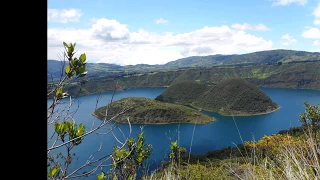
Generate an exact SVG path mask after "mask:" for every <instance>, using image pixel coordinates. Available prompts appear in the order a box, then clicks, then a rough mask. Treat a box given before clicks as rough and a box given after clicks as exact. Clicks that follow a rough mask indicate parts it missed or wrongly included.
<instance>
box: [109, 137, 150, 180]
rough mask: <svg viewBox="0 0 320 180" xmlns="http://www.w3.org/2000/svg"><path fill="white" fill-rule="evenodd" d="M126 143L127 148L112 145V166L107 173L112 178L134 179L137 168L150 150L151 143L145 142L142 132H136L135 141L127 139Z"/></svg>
mask: <svg viewBox="0 0 320 180" xmlns="http://www.w3.org/2000/svg"><path fill="white" fill-rule="evenodd" d="M126 145H127V148H121V147H117V146H115V147H114V150H113V155H112V157H113V158H112V159H113V162H112V166H113V167H112V169H111V170H110V173H109V174H110V177H111V178H112V179H121V180H122V179H123V180H134V179H136V178H137V177H136V176H137V173H138V170H139V168H140V167H141V166H142V163H143V162H144V160H146V159H147V158H148V157H149V156H150V154H151V152H152V145H151V144H148V145H146V144H145V136H144V135H143V133H142V132H141V133H139V134H138V140H137V141H136V142H135V140H134V139H129V140H128V141H127V144H126Z"/></svg>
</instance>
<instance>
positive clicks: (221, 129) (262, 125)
mask: <svg viewBox="0 0 320 180" xmlns="http://www.w3.org/2000/svg"><path fill="white" fill-rule="evenodd" d="M163 90H164V88H142V89H128V90H125V91H120V92H116V93H115V95H114V99H113V101H115V100H119V99H121V98H125V97H146V98H151V99H154V98H155V97H156V96H158V95H159V94H161V92H162V91H163ZM261 90H262V91H264V92H265V93H266V94H267V95H268V96H270V98H271V99H272V100H273V101H275V102H276V103H277V104H279V105H280V109H279V110H277V111H275V112H273V113H270V114H266V115H259V116H250V117H246V116H241V117H240V116H237V117H234V119H233V118H232V117H230V116H221V115H219V114H217V113H210V112H203V113H206V114H208V115H211V116H214V117H216V121H215V122H212V123H210V124H207V125H196V126H195V127H194V125H193V124H170V125H145V126H144V134H145V135H146V143H148V144H152V146H153V153H152V155H151V157H150V158H149V160H148V164H149V165H150V166H152V167H154V166H155V165H156V164H157V163H158V162H159V161H161V160H162V159H163V158H164V157H165V156H166V155H167V154H168V153H169V150H170V149H169V147H170V142H171V141H175V140H177V139H179V144H180V146H183V147H186V148H187V150H189V148H190V145H191V140H192V132H193V129H194V128H195V131H194V136H193V141H192V148H191V153H192V154H202V153H205V152H207V151H210V150H216V149H221V148H224V147H228V146H235V144H240V143H242V141H241V138H242V140H243V141H250V140H253V138H254V139H255V140H258V139H260V138H261V137H263V136H264V135H271V134H274V133H278V132H279V131H280V130H284V129H289V128H290V127H297V126H300V125H301V123H300V122H299V114H300V113H303V112H304V110H305V107H304V105H303V103H304V102H305V101H306V102H308V103H309V104H314V105H317V104H320V91H315V90H304V89H272V88H261ZM111 98H112V92H105V93H102V94H100V96H98V95H97V94H94V95H88V96H83V97H78V98H77V99H76V100H75V101H74V104H73V105H72V108H71V110H75V109H77V108H78V110H77V111H76V113H75V114H74V116H73V119H74V120H75V121H76V123H78V124H79V123H83V124H84V125H86V129H87V130H89V129H90V128H91V127H92V124H93V122H95V125H94V126H96V125H97V124H98V123H99V122H100V120H99V119H97V118H95V117H93V116H92V115H91V113H92V112H93V111H94V109H95V108H96V106H97V107H101V106H104V105H107V104H108V103H110V100H111ZM67 100H68V99H66V100H65V101H67ZM97 100H98V101H97ZM51 102H52V101H51V100H48V104H50V103H51ZM66 105H67V104H62V105H59V106H58V107H57V108H58V109H62V108H63V107H65V106H66ZM118 127H119V128H120V129H121V131H122V132H123V134H124V135H125V136H128V135H129V126H128V125H125V124H119V125H118ZM237 127H238V129H239V132H238V130H237ZM140 128H141V125H132V134H131V137H136V135H137V134H138V133H139V132H140ZM107 131H109V129H108V128H104V129H102V130H101V131H99V132H107ZM121 131H120V130H119V129H115V130H114V133H115V135H116V137H117V138H119V140H120V141H123V140H124V137H123V135H122V133H121ZM52 132H53V129H52V127H48V138H49V137H50V135H51V134H52ZM178 132H179V133H178ZM239 133H240V135H239ZM115 143H117V141H116V140H115V138H114V137H113V135H112V134H108V135H100V136H98V135H97V134H91V135H89V136H87V137H86V138H85V139H84V140H83V142H82V144H80V145H79V146H78V147H76V148H75V149H74V151H73V152H74V153H76V156H77V157H79V159H78V160H77V161H74V163H73V164H72V166H74V167H76V166H79V165H81V164H83V163H84V162H85V161H86V160H87V159H88V157H89V156H90V155H91V154H92V153H94V152H95V151H97V149H99V147H100V144H102V148H101V151H100V152H99V153H97V154H95V156H94V159H97V158H98V157H101V156H104V155H107V154H109V153H111V152H112V148H113V146H114V144H115ZM117 144H118V145H119V143H117ZM151 169H152V168H151Z"/></svg>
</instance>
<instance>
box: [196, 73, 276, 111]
mask: <svg viewBox="0 0 320 180" xmlns="http://www.w3.org/2000/svg"><path fill="white" fill-rule="evenodd" d="M191 105H192V106H195V107H197V108H201V109H204V110H207V111H213V112H218V113H220V114H223V115H257V114H264V113H270V112H272V111H274V110H277V109H278V108H279V106H278V105H277V104H276V103H275V102H273V101H272V100H271V99H270V97H269V96H268V95H267V94H265V93H264V92H263V91H261V90H260V89H259V88H258V87H256V86H255V85H253V84H251V83H249V82H248V81H246V80H244V79H241V78H231V79H229V80H226V81H223V82H221V83H219V84H218V85H216V86H213V87H212V88H211V89H210V90H208V91H206V92H205V93H203V94H202V95H201V96H199V97H198V98H197V99H196V100H195V101H194V102H192V103H191Z"/></svg>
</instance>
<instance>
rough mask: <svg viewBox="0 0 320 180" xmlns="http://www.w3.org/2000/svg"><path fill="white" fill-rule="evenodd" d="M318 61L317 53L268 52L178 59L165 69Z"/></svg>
mask: <svg viewBox="0 0 320 180" xmlns="http://www.w3.org/2000/svg"><path fill="white" fill-rule="evenodd" d="M318 60H320V53H319V52H306V51H294V50H285V49H277V50H269V51H259V52H254V53H247V54H239V55H238V54H234V55H209V56H193V57H187V58H182V59H178V60H176V61H172V62H169V63H167V64H166V66H167V67H179V68H182V67H207V66H221V65H236V64H268V63H269V64H270V63H271V64H272V63H278V62H282V63H287V62H302V61H318Z"/></svg>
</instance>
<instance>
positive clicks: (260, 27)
mask: <svg viewBox="0 0 320 180" xmlns="http://www.w3.org/2000/svg"><path fill="white" fill-rule="evenodd" d="M231 27H232V28H234V29H239V30H256V31H269V30H270V28H268V27H267V26H265V25H263V24H258V25H250V24H247V23H243V24H233V25H232V26H231Z"/></svg>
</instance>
